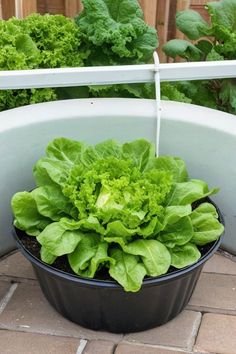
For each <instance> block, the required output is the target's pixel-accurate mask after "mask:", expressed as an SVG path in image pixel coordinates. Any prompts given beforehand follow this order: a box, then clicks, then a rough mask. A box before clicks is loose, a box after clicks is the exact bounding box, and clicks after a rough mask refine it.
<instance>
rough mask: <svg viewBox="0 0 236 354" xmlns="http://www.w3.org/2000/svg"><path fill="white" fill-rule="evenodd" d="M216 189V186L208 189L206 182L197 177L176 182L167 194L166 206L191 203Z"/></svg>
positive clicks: (216, 190) (215, 191)
mask: <svg viewBox="0 0 236 354" xmlns="http://www.w3.org/2000/svg"><path fill="white" fill-rule="evenodd" d="M218 191H219V189H218V188H212V189H211V190H209V189H208V185H207V184H206V182H204V181H201V180H199V179H191V180H190V181H188V182H183V183H176V184H175V185H174V188H173V190H172V192H171V193H170V195H169V198H168V206H170V205H187V204H192V203H193V202H195V201H196V200H198V199H202V198H205V197H207V196H210V195H212V194H215V193H217V192H218Z"/></svg>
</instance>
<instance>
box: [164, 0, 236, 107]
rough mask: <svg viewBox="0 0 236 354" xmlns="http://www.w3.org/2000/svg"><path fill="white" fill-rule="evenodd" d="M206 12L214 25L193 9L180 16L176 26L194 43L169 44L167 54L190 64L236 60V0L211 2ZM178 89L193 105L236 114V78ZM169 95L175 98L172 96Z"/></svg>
mask: <svg viewBox="0 0 236 354" xmlns="http://www.w3.org/2000/svg"><path fill="white" fill-rule="evenodd" d="M206 9H207V12H208V13H209V15H210V23H208V22H206V21H205V20H204V19H203V18H202V17H201V15H200V14H199V13H198V12H196V11H193V10H185V11H181V12H179V13H177V15H176V26H177V28H178V29H179V30H180V31H181V32H183V33H184V34H185V36H186V37H187V38H188V39H189V40H191V42H190V41H189V40H180V39H173V40H171V41H169V42H167V43H166V44H165V45H164V47H163V50H164V52H165V54H166V55H168V56H170V57H172V58H174V59H175V58H176V57H177V56H180V57H182V58H184V59H186V60H187V61H202V60H208V61H209V60H231V59H236V16H235V13H236V0H221V1H215V2H209V3H207V5H206ZM174 86H175V88H176V89H177V90H179V91H180V92H181V93H183V94H184V95H185V96H186V97H188V98H189V99H190V100H191V102H192V103H195V104H198V105H201V106H207V107H211V108H215V109H219V110H222V111H226V112H229V113H233V114H236V82H235V79H231V80H206V81H192V82H179V83H176V84H175V85H174ZM167 96H169V98H170V99H172V97H171V93H170V94H169V95H168V93H167Z"/></svg>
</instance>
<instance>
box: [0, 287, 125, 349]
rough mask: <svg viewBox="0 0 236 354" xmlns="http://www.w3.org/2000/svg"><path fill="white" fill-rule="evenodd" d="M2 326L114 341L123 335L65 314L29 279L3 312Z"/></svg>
mask: <svg viewBox="0 0 236 354" xmlns="http://www.w3.org/2000/svg"><path fill="white" fill-rule="evenodd" d="M0 328H5V329H13V330H23V331H26V332H35V333H42V334H51V335H59V336H70V337H75V338H85V339H95V340H96V339H102V340H108V341H112V342H119V341H120V340H121V338H122V335H119V334H112V333H106V332H100V331H92V330H89V329H86V328H83V327H81V326H79V325H77V324H75V323H73V322H71V321H69V320H67V319H65V318H63V317H62V316H61V315H60V314H59V313H58V312H56V311H55V310H54V309H53V308H52V307H51V306H50V304H49V303H48V302H47V300H46V299H45V297H44V296H43V294H42V292H41V290H40V288H39V286H38V285H37V284H35V285H32V284H29V283H21V284H19V285H18V287H17V289H16V291H15V292H14V294H13V296H12V298H11V300H10V302H9V303H8V305H7V306H6V308H5V310H4V311H3V313H2V315H1V316H0Z"/></svg>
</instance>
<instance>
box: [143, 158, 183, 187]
mask: <svg viewBox="0 0 236 354" xmlns="http://www.w3.org/2000/svg"><path fill="white" fill-rule="evenodd" d="M148 168H155V169H158V170H162V171H166V172H168V173H169V174H170V175H171V176H172V178H173V182H186V181H187V180H188V173H187V169H186V164H185V162H184V161H183V160H182V159H180V158H179V157H173V156H159V157H157V158H155V159H152V160H151V162H150V163H149V165H148Z"/></svg>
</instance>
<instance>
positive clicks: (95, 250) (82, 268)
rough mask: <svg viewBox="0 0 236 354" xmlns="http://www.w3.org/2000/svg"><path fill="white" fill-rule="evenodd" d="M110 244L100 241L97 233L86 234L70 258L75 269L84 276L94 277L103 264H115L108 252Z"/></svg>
mask: <svg viewBox="0 0 236 354" xmlns="http://www.w3.org/2000/svg"><path fill="white" fill-rule="evenodd" d="M107 249H108V244H107V243H106V242H100V239H99V237H98V236H97V235H93V234H89V235H84V237H83V238H82V239H81V242H80V243H79V244H78V246H77V247H76V249H75V250H74V252H73V253H71V254H69V255H68V260H69V263H70V266H71V268H72V269H73V271H74V272H75V273H76V274H78V275H80V276H83V277H88V278H93V277H94V276H95V273H96V271H97V270H98V269H99V266H100V265H101V264H105V263H110V264H115V261H114V260H113V259H112V258H111V257H109V256H108V254H107Z"/></svg>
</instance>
